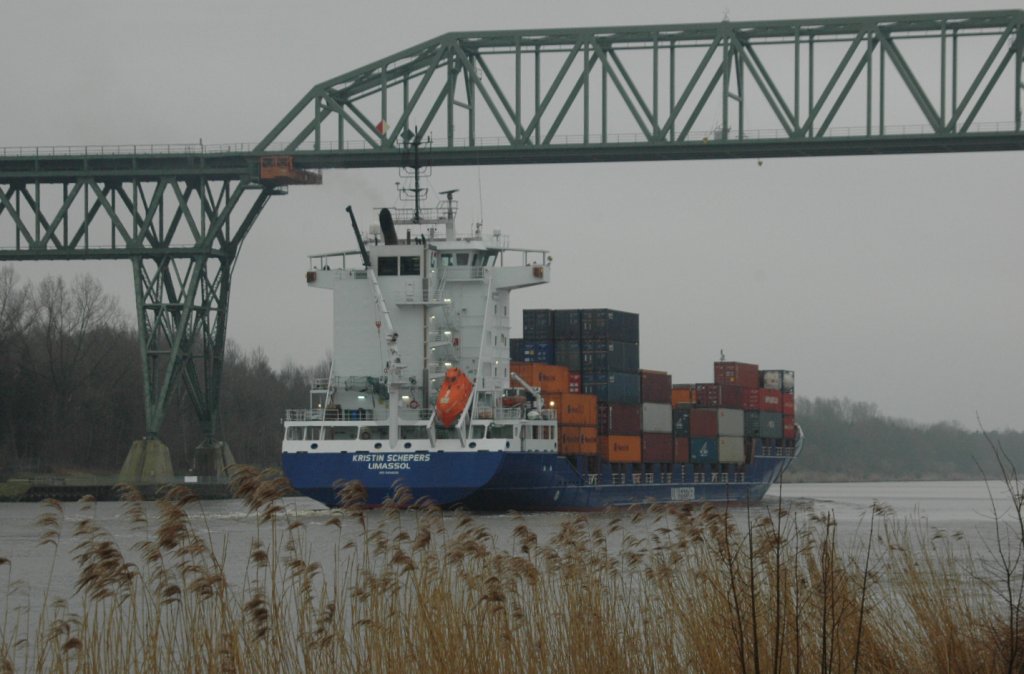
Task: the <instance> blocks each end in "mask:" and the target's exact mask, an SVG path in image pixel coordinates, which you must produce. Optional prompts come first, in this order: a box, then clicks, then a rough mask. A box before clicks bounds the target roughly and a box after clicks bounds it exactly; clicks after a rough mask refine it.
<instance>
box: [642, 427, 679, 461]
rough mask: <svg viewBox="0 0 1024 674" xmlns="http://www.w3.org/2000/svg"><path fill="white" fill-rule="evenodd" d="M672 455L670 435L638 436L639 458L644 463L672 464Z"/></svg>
mask: <svg viewBox="0 0 1024 674" xmlns="http://www.w3.org/2000/svg"><path fill="white" fill-rule="evenodd" d="M673 454H674V445H673V443H672V434H671V433H644V434H643V435H641V436H640V457H641V459H642V460H643V461H644V463H672V455H673Z"/></svg>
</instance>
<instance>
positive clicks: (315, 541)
mask: <svg viewBox="0 0 1024 674" xmlns="http://www.w3.org/2000/svg"><path fill="white" fill-rule="evenodd" d="M874 504H882V505H885V506H887V507H888V508H889V509H890V510H891V515H890V521H899V522H906V523H910V524H915V525H921V526H923V527H926V528H927V529H928V530H930V531H935V532H936V533H944V534H946V535H949V536H957V537H958V538H962V539H964V540H965V541H967V542H968V543H969V544H970V545H972V546H973V549H974V550H976V551H977V550H984V549H985V546H988V545H991V544H992V543H994V541H995V531H996V528H995V520H996V518H997V517H1000V518H1003V519H1004V521H1006V520H1007V518H1012V517H1013V516H1014V511H1013V508H1012V500H1011V499H1010V498H1009V496H1008V493H1007V489H1006V486H1005V485H1004V484H1002V483H997V482H988V483H986V482H981V481H970V482H870V483H830V484H799V483H793V484H786V485H783V486H782V487H779V486H775V487H773V488H772V490H770V491H769V493H768V495H767V496H766V497H765V499H764V501H762V502H761V503H760V504H758V505H757V506H756V507H755V508H754V509H753V513H754V514H763V513H764V511H765V509H767V510H770V511H772V512H777V510H778V509H779V508H780V507H782V508H784V509H786V510H789V511H791V512H795V513H801V514H804V515H805V516H807V517H810V516H812V515H814V514H830V515H832V516H833V517H834V518H835V520H836V522H837V533H838V536H839V538H840V539H841V540H845V541H847V542H851V541H856V540H857V539H858V538H862V537H863V536H865V535H866V532H867V530H868V526H869V520H870V513H871V510H872V506H873V505H874ZM283 506H284V509H285V513H286V515H287V518H288V521H289V522H299V523H302V524H304V525H305V527H303V531H304V532H305V542H306V545H307V548H308V554H309V556H310V558H311V559H312V560H314V561H318V562H320V563H321V564H322V565H323V566H324V567H325V571H327V570H328V569H329V567H330V566H331V565H332V564H333V563H334V562H335V557H334V555H335V553H334V551H336V550H337V549H339V545H338V543H339V540H342V539H343V538H344V536H346V535H355V534H357V533H358V529H357V525H356V524H355V523H354V521H352V520H349V519H345V520H344V523H343V525H342V527H341V529H340V530H339V528H338V527H336V526H325V524H326V523H327V522H328V521H329V519H330V518H331V515H332V512H331V511H330V510H328V509H326V508H325V507H324V506H322V505H321V504H319V503H317V502H315V501H312V500H309V499H306V498H301V497H298V498H288V499H284V501H283ZM62 508H63V513H62V519H63V525H62V527H61V528H60V531H59V534H60V537H59V539H57V540H53V539H51V540H50V541H49V542H43V540H42V535H43V534H44V532H45V528H44V527H43V526H42V525H41V524H40V523H39V521H38V520H39V518H40V516H41V515H44V514H45V513H47V512H50V509H48V508H47V507H46V506H44V505H43V504H39V503H3V504H0V560H6V563H4V564H0V601H6V602H8V605H10V604H11V603H15V604H17V603H25V602H26V601H28V602H29V603H36V604H38V603H39V598H41V597H42V596H43V595H44V594H45V595H46V596H47V597H48V599H50V600H52V599H53V598H65V599H72V598H73V597H74V594H75V584H76V582H77V579H78V572H79V566H78V564H77V563H76V561H75V559H74V558H75V555H76V551H75V546H76V544H77V543H78V542H80V539H76V538H75V536H74V532H75V527H76V525H77V523H78V522H80V521H82V520H84V519H86V518H92V520H93V522H94V523H95V524H96V525H97V526H98V527H99V528H100V529H102V530H103V531H105V532H106V534H107V535H109V537H110V538H111V539H112V540H113V541H114V542H115V543H116V544H117V546H118V547H119V548H120V550H122V551H123V552H124V554H125V555H126V556H127V557H128V558H129V559H131V558H132V556H133V555H138V554H139V553H138V550H137V547H138V546H137V544H138V543H139V542H140V541H144V540H146V539H151V538H152V535H153V532H154V531H155V528H156V525H157V521H158V518H159V511H158V506H157V505H156V504H153V503H145V504H143V509H144V512H145V514H146V518H147V520H148V524H145V525H140V524H139V523H137V522H133V521H132V518H131V517H130V516H129V514H128V513H127V511H126V508H125V506H124V505H123V504H121V503H115V502H102V503H92V504H82V503H64V504H62ZM188 512H189V514H190V516H191V518H192V522H193V524H194V526H195V528H196V530H197V531H198V532H200V533H201V535H202V536H203V537H204V539H205V540H206V542H207V543H208V544H209V546H210V547H211V548H212V549H213V550H215V551H217V554H218V555H219V557H220V558H221V559H222V560H223V562H224V571H225V575H226V576H227V577H228V579H229V581H232V580H235V581H237V580H239V579H241V578H244V575H245V573H246V570H247V568H248V566H249V564H250V553H251V551H252V544H253V541H254V539H255V538H257V537H258V536H259V537H262V538H263V539H264V540H266V539H267V537H268V536H269V535H270V534H271V531H270V529H269V525H267V524H263V525H262V526H258V522H257V515H256V514H255V513H252V512H250V511H249V510H248V509H247V508H246V506H245V504H243V503H242V502H241V501H238V500H223V501H200V502H197V503H193V504H191V505H189V506H188ZM738 515H739V516H738V517H737V520H739V521H741V523H742V521H745V520H746V513H745V512H740V513H738ZM387 516H388V515H387V514H386V513H383V512H380V511H374V512H369V513H367V514H366V517H367V525H368V528H370V529H372V528H373V527H374V526H376V525H377V524H379V523H380V522H381V520H382V518H385V517H387ZM463 516H464V515H463V514H459V513H450V514H448V513H446V514H445V518H447V519H448V521H449V522H451V523H452V526H454V525H455V523H456V522H458V521H459V519H461V518H462V517H463ZM578 516H579V515H569V514H566V513H538V514H472V517H473V520H474V522H475V524H477V525H480V526H482V527H483V528H485V529H486V530H487V531H488V532H489V533H490V535H491V544H492V545H495V546H497V547H499V548H506V549H512V547H513V545H514V543H513V537H514V536H513V530H514V529H515V528H516V527H517V526H519V525H522V524H525V525H526V526H527V527H529V529H530V530H531V531H533V533H534V534H536V535H537V537H538V540H539V542H540V543H542V544H543V543H546V542H547V541H549V540H550V539H551V538H552V537H554V536H555V535H556V534H557V532H558V530H559V528H560V525H561V524H562V523H563V522H564V521H565V519H566V518H567V517H578ZM401 517H402V518H403V519H402V522H401V523H400V524H399V526H408V527H409V528H410V529H412V528H413V527H414V526H415V517H416V516H415V515H414V514H412V515H410V514H403V515H402V516H401ZM584 517H586V518H588V520H589V523H591V524H594V525H602V524H607V523H609V522H610V521H611V520H612V519H613V518H622V514H621V513H609V512H601V513H592V514H587V515H584ZM626 519H627V520H628V518H626ZM626 526H631V525H626ZM635 526H638V527H650V526H652V525H651V524H650V522H649V521H648V522H644V521H641V522H640V523H639V524H636V525H635ZM638 533H640V532H638ZM321 554H322V556H323V558H320V557H318V555H321Z"/></svg>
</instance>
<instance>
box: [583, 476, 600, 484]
mask: <svg viewBox="0 0 1024 674" xmlns="http://www.w3.org/2000/svg"><path fill="white" fill-rule="evenodd" d="M600 479H601V475H600V473H587V474H586V475H584V481H585V482H586V483H587V484H597V482H598V480H600Z"/></svg>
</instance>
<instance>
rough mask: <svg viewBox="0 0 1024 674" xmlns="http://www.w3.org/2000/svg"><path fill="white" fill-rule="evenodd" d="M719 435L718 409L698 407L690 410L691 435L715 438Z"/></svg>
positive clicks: (692, 436) (693, 436)
mask: <svg viewBox="0 0 1024 674" xmlns="http://www.w3.org/2000/svg"><path fill="white" fill-rule="evenodd" d="M717 435H718V409H717V408H703V407H696V408H694V409H693V410H691V411H690V437H691V438H713V437H715V436H717Z"/></svg>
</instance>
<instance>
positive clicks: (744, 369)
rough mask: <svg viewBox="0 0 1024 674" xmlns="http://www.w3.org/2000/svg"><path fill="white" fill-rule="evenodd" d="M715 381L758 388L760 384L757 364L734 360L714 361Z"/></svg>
mask: <svg viewBox="0 0 1024 674" xmlns="http://www.w3.org/2000/svg"><path fill="white" fill-rule="evenodd" d="M715 383H716V384H726V385H728V386H742V387H744V388H758V387H759V386H760V385H761V379H760V374H759V372H758V369H757V365H754V364H752V363H737V362H735V361H718V362H716V363H715Z"/></svg>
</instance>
